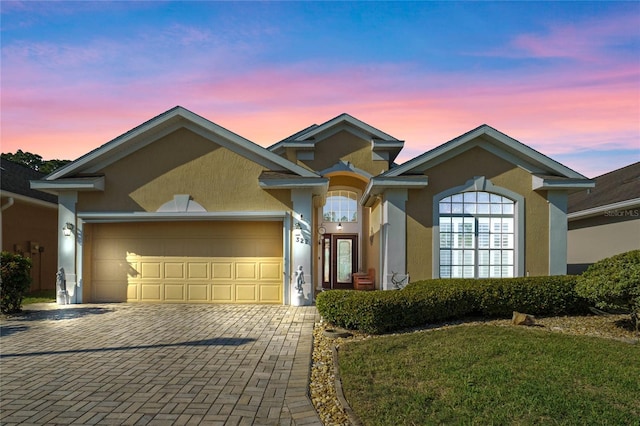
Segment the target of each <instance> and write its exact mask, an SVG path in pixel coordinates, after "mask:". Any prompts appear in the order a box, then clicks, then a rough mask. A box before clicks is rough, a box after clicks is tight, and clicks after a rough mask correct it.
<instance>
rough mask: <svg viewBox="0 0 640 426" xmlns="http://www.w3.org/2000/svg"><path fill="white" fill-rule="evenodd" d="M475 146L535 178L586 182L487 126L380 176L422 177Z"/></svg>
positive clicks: (581, 177)
mask: <svg viewBox="0 0 640 426" xmlns="http://www.w3.org/2000/svg"><path fill="white" fill-rule="evenodd" d="M476 146H479V147H481V148H483V149H486V150H487V151H489V152H491V153H493V154H495V155H497V156H498V157H501V158H503V159H504V160H506V161H509V162H511V163H513V164H515V165H517V166H519V167H522V168H523V169H525V170H527V171H528V172H530V173H531V174H534V175H540V176H543V177H548V176H558V177H562V178H570V179H586V177H585V176H583V175H581V174H580V173H578V172H576V171H574V170H571V169H570V168H568V167H566V166H564V165H562V164H560V163H558V162H557V161H555V160H552V159H551V158H549V157H547V156H546V155H544V154H542V153H540V152H538V151H536V150H535V149H533V148H531V147H529V146H527V145H525V144H523V143H522V142H519V141H517V140H515V139H513V138H511V137H510V136H508V135H506V134H504V133H502V132H500V131H498V130H496V129H494V128H493V127H491V126H488V125H486V124H483V125H481V126H479V127H476V128H475V129H473V130H471V131H469V132H467V133H465V134H463V135H461V136H458V137H457V138H455V139H452V140H450V141H449V142H446V143H444V144H442V145H440V146H438V147H436V148H434V149H432V150H430V151H427V152H426V153H424V154H422V155H419V156H418V157H415V158H414V159H412V160H409V161H407V162H406V163H404V164H402V165H400V166H397V167H395V168H393V169H390V170H389V171H387V172H385V173H383V176H387V177H393V176H401V175H405V174H406V175H411V174H421V173H424V172H425V171H426V170H428V169H429V168H431V167H433V166H435V165H437V164H440V163H442V162H444V161H446V160H448V159H450V158H453V157H455V156H456V155H458V154H460V153H462V152H465V151H467V150H469V149H471V148H473V147H476Z"/></svg>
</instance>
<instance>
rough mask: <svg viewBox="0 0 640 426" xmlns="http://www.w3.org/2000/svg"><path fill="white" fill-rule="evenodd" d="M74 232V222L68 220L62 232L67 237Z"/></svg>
mask: <svg viewBox="0 0 640 426" xmlns="http://www.w3.org/2000/svg"><path fill="white" fill-rule="evenodd" d="M72 232H73V224H71V223H69V222H67V223H66V224H65V225H64V226H63V227H62V233H63V234H64V236H65V237H70V236H71V233H72Z"/></svg>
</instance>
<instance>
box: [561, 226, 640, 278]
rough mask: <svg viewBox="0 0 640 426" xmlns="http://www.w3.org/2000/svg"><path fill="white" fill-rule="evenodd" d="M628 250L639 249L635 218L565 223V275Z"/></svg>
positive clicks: (638, 233) (639, 241) (639, 231)
mask: <svg viewBox="0 0 640 426" xmlns="http://www.w3.org/2000/svg"><path fill="white" fill-rule="evenodd" d="M625 219H626V220H625ZM630 250H640V219H638V218H629V217H627V218H625V217H621V218H616V217H604V215H603V216H598V217H592V218H587V219H583V220H576V221H572V222H569V235H568V241H567V264H568V267H569V272H581V271H582V270H584V269H585V268H586V265H588V264H591V263H595V262H597V261H598V260H602V259H604V258H607V257H611V256H613V255H616V254H619V253H624V252H627V251H630Z"/></svg>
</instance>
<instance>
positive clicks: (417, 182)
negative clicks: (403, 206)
mask: <svg viewBox="0 0 640 426" xmlns="http://www.w3.org/2000/svg"><path fill="white" fill-rule="evenodd" d="M428 184H429V178H428V177H427V176H400V177H394V178H389V177H374V178H371V180H370V181H369V184H368V185H367V187H366V188H365V190H364V194H363V195H362V197H361V198H360V204H361V205H363V206H365V207H371V206H373V204H374V203H375V200H376V198H377V196H378V195H380V194H382V193H383V192H384V191H385V190H387V189H422V188H425V187H426V186H427V185H428Z"/></svg>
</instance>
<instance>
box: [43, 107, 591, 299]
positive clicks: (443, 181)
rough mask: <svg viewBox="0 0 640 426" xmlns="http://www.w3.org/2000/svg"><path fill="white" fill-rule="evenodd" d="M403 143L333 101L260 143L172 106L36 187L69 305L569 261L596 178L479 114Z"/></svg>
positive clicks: (300, 292) (491, 272) (494, 272)
mask: <svg viewBox="0 0 640 426" xmlns="http://www.w3.org/2000/svg"><path fill="white" fill-rule="evenodd" d="M403 145H404V143H403V141H401V140H398V139H396V138H394V137H393V136H391V135H389V134H387V133H385V132H383V131H380V130H378V129H376V128H374V127H372V126H370V125H368V124H366V123H364V122H362V121H360V120H358V119H356V118H354V117H352V116H350V115H348V114H342V115H339V116H337V117H335V118H333V119H331V120H329V121H327V122H325V123H323V124H320V125H312V126H310V127H308V128H306V129H304V130H302V131H300V132H298V133H296V134H294V135H292V136H290V137H288V138H286V139H284V140H282V141H280V142H278V143H276V144H275V145H273V146H271V147H269V148H263V147H261V146H259V145H257V144H255V143H253V142H251V141H249V140H247V139H244V138H242V137H241V136H239V135H237V134H235V133H232V132H231V131H229V130H227V129H224V128H222V127H220V126H218V125H216V124H215V123H213V122H211V121H209V120H207V119H205V118H203V117H201V116H199V115H197V114H194V113H193V112H190V111H188V110H186V109H185V108H182V107H175V108H173V109H171V110H169V111H167V112H165V113H163V114H160V115H159V116H157V117H155V118H153V119H151V120H149V121H147V122H145V123H143V124H141V125H140V126H138V127H136V128H134V129H132V130H131V131H129V132H127V133H125V134H124V135H122V136H119V137H117V138H116V139H114V140H112V141H110V142H108V143H106V144H105V145H103V146H101V147H99V148H97V149H95V150H94V151H91V152H89V153H88V154H86V155H84V156H83V157H81V158H79V159H78V160H76V161H74V162H72V163H70V164H68V165H66V166H64V167H62V168H60V169H58V170H57V171H55V172H54V173H52V174H50V175H49V176H47V177H46V178H44V179H40V180H35V181H32V182H31V187H32V188H35V189H38V190H41V191H45V192H49V193H52V194H55V195H57V196H58V202H59V210H58V230H59V262H58V265H59V267H60V268H62V269H63V270H64V275H63V276H64V277H65V279H66V287H67V290H68V293H69V301H70V302H71V303H80V302H110V301H145V302H146V301H148V302H177V303H180V302H183V303H184V302H189V303H194V302H203V303H216V302H220V303H275V304H283V303H284V304H308V303H312V302H313V299H314V292H316V291H318V290H321V289H331V288H351V286H352V280H353V273H355V272H358V271H369V270H370V269H371V270H373V271H372V272H373V276H372V278H373V281H374V285H375V288H377V289H392V288H394V285H395V283H397V282H401V281H402V280H404V279H406V276H407V275H408V274H409V275H410V276H411V280H412V281H413V280H421V279H426V278H433V277H514V276H527V275H557V274H565V273H566V270H567V199H568V194H569V193H571V192H574V191H578V190H584V189H587V188H592V187H593V186H594V183H593V182H592V181H591V180H589V179H587V178H585V177H584V176H582V175H581V174H579V173H577V172H575V171H573V170H571V169H569V168H568V167H566V166H564V165H562V164H560V163H558V162H556V161H554V160H552V159H550V158H549V157H546V156H545V155H543V154H541V153H539V152H537V151H535V150H533V149H532V148H530V147H528V146H526V145H524V144H522V143H520V142H518V141H517V140H515V139H512V138H511V137H509V136H507V135H505V134H503V133H501V132H499V131H498V130H496V129H494V128H492V127H490V126H487V125H482V126H480V127H478V128H476V129H473V130H471V131H469V132H468V133H465V134H463V135H461V136H459V137H457V138H456V139H453V140H451V141H449V142H447V143H445V144H443V145H441V146H438V147H437V148H435V149H433V150H431V151H428V152H426V153H424V154H422V155H420V156H418V157H416V158H414V159H412V160H410V161H407V162H405V163H404V164H402V165H397V164H395V163H394V160H395V159H396V157H397V156H398V154H399V153H400V151H401V150H402V148H403Z"/></svg>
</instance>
